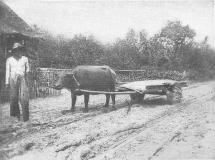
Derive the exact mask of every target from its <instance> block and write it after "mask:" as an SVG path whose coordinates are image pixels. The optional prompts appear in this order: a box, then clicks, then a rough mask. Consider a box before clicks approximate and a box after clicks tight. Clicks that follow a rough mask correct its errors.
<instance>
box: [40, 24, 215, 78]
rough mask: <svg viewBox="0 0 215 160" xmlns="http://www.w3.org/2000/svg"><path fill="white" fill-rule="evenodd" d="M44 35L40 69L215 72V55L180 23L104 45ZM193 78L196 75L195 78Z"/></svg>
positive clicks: (79, 38)
mask: <svg viewBox="0 0 215 160" xmlns="http://www.w3.org/2000/svg"><path fill="white" fill-rule="evenodd" d="M36 29H37V30H40V32H41V31H42V32H43V35H44V38H43V40H41V41H40V42H39V47H38V51H37V52H38V55H39V63H40V67H55V68H71V67H74V66H77V65H83V64H86V65H109V66H111V67H113V68H114V69H141V68H145V67H148V68H158V69H160V70H177V71H188V72H190V73H195V76H202V77H204V76H207V75H211V74H212V73H213V70H214V69H215V67H214V66H215V53H214V50H212V49H211V48H210V46H209V45H208V44H207V40H208V38H207V37H205V39H204V40H203V41H202V42H201V43H197V42H195V41H194V37H195V35H196V33H195V31H194V30H193V29H191V28H190V27H189V26H188V25H182V23H181V22H180V21H168V22H167V24H166V26H164V27H163V28H161V30H160V32H159V33H157V34H155V35H153V36H151V37H148V34H147V32H146V31H145V30H141V31H140V32H136V31H135V30H134V29H132V28H131V29H129V30H128V32H127V34H126V35H125V38H122V39H117V40H116V41H115V42H114V43H111V44H106V45H103V44H101V43H100V42H99V41H97V40H96V39H95V38H94V37H93V36H84V35H81V34H80V35H75V36H74V37H73V38H71V39H69V38H65V37H64V36H53V35H51V34H50V33H49V32H47V31H44V30H41V29H39V28H38V27H36ZM192 77H193V75H192Z"/></svg>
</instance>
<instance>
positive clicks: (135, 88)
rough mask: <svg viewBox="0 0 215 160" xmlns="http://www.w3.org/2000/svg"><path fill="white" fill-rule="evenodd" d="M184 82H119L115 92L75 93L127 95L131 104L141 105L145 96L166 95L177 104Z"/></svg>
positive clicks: (169, 100)
mask: <svg viewBox="0 0 215 160" xmlns="http://www.w3.org/2000/svg"><path fill="white" fill-rule="evenodd" d="M186 86H187V83H186V82H184V81H174V80H168V79H163V80H146V81H134V82H121V83H119V85H118V86H117V87H116V90H115V92H105V91H91V90H82V89H79V90H76V92H85V93H90V94H116V95H118V94H129V95H130V97H131V102H132V103H141V102H142V101H143V99H144V96H145V95H146V94H153V95H166V96H167V101H168V102H169V103H170V104H173V103H179V102H181V99H182V87H186Z"/></svg>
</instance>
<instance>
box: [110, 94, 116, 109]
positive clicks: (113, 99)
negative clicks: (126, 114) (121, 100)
mask: <svg viewBox="0 0 215 160" xmlns="http://www.w3.org/2000/svg"><path fill="white" fill-rule="evenodd" d="M115 98H116V95H115V94H111V99H112V103H113V106H112V108H113V109H116V107H115V104H116V101H115Z"/></svg>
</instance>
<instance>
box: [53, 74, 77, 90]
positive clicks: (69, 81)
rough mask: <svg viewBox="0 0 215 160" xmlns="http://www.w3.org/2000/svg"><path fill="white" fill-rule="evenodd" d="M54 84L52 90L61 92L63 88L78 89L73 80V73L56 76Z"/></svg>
mask: <svg viewBox="0 0 215 160" xmlns="http://www.w3.org/2000/svg"><path fill="white" fill-rule="evenodd" d="M58 77H59V78H58V79H57V81H56V83H55V84H54V85H53V88H54V89H57V90H61V89H63V88H66V89H71V90H75V89H77V88H78V85H77V84H76V81H75V79H74V74H73V73H63V74H60V75H59V76H58Z"/></svg>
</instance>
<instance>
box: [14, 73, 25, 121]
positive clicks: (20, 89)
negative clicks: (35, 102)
mask: <svg viewBox="0 0 215 160" xmlns="http://www.w3.org/2000/svg"><path fill="white" fill-rule="evenodd" d="M19 101H20V104H21V108H22V116H23V121H28V120H29V92H28V85H27V81H26V78H25V77H24V76H17V77H16V78H14V79H12V78H10V116H14V117H17V118H18V119H20V108H19Z"/></svg>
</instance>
